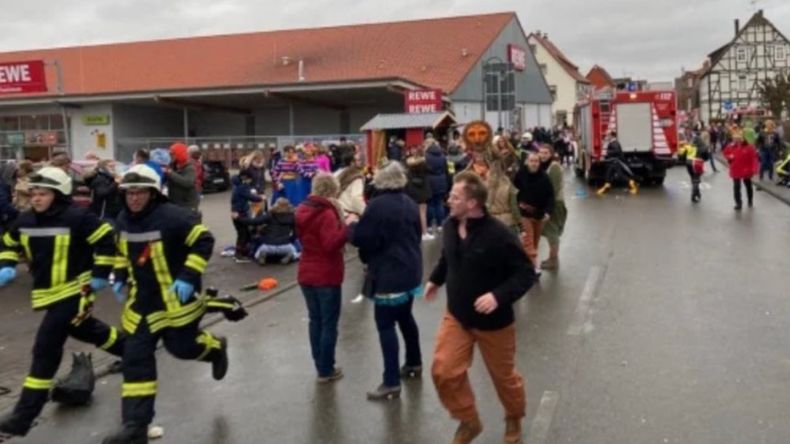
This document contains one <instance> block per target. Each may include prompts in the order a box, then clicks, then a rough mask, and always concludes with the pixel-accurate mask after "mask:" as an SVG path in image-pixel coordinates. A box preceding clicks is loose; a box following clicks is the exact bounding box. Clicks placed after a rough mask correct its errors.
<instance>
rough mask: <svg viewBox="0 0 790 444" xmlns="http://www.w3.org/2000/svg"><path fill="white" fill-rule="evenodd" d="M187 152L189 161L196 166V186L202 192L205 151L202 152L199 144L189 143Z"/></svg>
mask: <svg viewBox="0 0 790 444" xmlns="http://www.w3.org/2000/svg"><path fill="white" fill-rule="evenodd" d="M187 152H188V153H189V161H190V162H191V163H192V166H193V167H194V168H195V188H196V189H197V192H198V194H200V193H202V192H203V153H201V152H200V147H199V146H197V145H189V148H188V149H187Z"/></svg>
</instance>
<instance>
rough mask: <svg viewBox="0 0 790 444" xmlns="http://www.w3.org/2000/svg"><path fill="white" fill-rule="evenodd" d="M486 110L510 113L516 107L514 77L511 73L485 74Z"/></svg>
mask: <svg viewBox="0 0 790 444" xmlns="http://www.w3.org/2000/svg"><path fill="white" fill-rule="evenodd" d="M485 83H486V110H487V111H500V103H501V111H510V110H513V109H515V107H516V75H515V73H514V72H513V71H512V70H511V71H504V72H503V71H498V72H497V71H495V72H489V73H486V82H485Z"/></svg>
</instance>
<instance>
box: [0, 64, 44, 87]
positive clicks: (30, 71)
mask: <svg viewBox="0 0 790 444" xmlns="http://www.w3.org/2000/svg"><path fill="white" fill-rule="evenodd" d="M46 91H47V79H46V77H45V75H44V62H43V61H42V60H33V61H28V62H9V63H0V94H18V93H31V92H46Z"/></svg>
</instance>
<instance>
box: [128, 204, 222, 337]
mask: <svg viewBox="0 0 790 444" xmlns="http://www.w3.org/2000/svg"><path fill="white" fill-rule="evenodd" d="M117 223H118V226H117V229H118V249H117V250H118V254H119V255H118V257H117V259H116V263H115V267H116V268H115V276H116V279H118V280H119V281H121V282H124V281H125V282H126V283H127V284H128V288H129V299H128V300H127V302H126V305H125V307H124V312H123V315H122V318H121V323H122V326H123V328H124V330H125V331H126V332H128V333H130V334H132V333H134V332H135V330H137V326H138V325H139V324H140V321H141V320H142V319H143V317H145V319H146V321H147V324H148V327H149V329H150V331H151V333H156V332H158V331H160V330H162V329H164V328H171V327H172V328H177V327H183V326H185V325H187V324H189V323H192V322H194V321H196V320H198V319H200V317H201V316H203V314H204V313H205V312H206V305H207V302H206V299H205V298H203V297H194V296H193V297H192V298H190V299H189V300H188V301H187V302H186V303H185V304H182V303H181V302H180V301H179V300H178V296H177V295H176V294H175V293H174V292H173V291H171V290H170V288H171V286H172V285H173V282H175V281H176V280H178V279H180V280H183V281H186V282H189V283H191V284H192V285H194V286H195V291H196V293H199V292H200V286H201V276H202V275H203V272H204V271H205V270H206V265H207V263H208V260H209V257H210V256H211V252H212V250H213V249H214V237H213V236H212V235H211V233H210V232H209V231H208V228H206V227H205V226H204V225H201V224H199V223H197V221H196V220H195V216H194V212H192V211H190V210H188V209H185V208H181V207H178V206H176V205H173V204H171V203H167V202H158V201H155V202H152V203H151V204H150V205H149V206H148V207H146V208H145V209H144V210H143V211H141V212H140V213H137V214H131V213H130V212H129V211H128V210H124V211H122V212H121V214H120V215H119V217H118V220H117Z"/></svg>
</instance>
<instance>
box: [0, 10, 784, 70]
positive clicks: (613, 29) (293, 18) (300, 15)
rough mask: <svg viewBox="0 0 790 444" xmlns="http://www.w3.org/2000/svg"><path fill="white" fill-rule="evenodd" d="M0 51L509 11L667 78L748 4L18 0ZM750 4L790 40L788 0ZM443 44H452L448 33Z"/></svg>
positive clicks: (578, 56) (571, 50)
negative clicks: (446, 41)
mask: <svg viewBox="0 0 790 444" xmlns="http://www.w3.org/2000/svg"><path fill="white" fill-rule="evenodd" d="M3 3H4V4H3V8H2V14H0V29H2V30H3V32H2V33H0V51H12V50H20V49H33V48H42V47H53V46H72V45H80V44H88V43H108V42H118V41H134V40H151V39H160V38H167V37H184V36H192V35H210V34H227V33H237V32H249V31H263V30H272V29H288V28H302V27H311V26H328V25H341V24H353V23H363V22H377V21H393V20H408V19H417V18H428V17H441V16H451V15H468V14H476V13H485V12H499V11H516V12H517V13H518V16H519V18H520V20H521V23H522V25H523V26H524V28H525V30H526V31H527V32H530V31H533V30H536V29H540V30H541V31H544V32H547V33H548V34H549V38H550V39H551V40H553V41H554V42H555V43H556V44H557V45H558V46H559V47H560V49H562V50H563V51H564V52H565V53H566V54H567V55H568V57H570V58H571V60H573V61H574V62H575V63H576V64H577V65H579V66H580V68H581V70H582V74H586V72H587V70H588V69H589V68H590V67H591V66H592V65H593V64H596V63H597V64H599V65H601V66H603V67H605V68H606V69H607V70H609V72H610V73H611V74H612V76H614V77H620V76H623V75H628V76H633V77H639V78H647V79H648V80H653V81H658V80H671V79H672V78H674V77H676V76H677V75H678V74H679V72H680V70H681V67H686V68H687V69H695V68H697V67H699V66H700V65H701V64H702V61H703V60H704V58H705V56H706V55H707V54H708V53H710V52H712V51H713V50H715V49H716V48H718V47H720V46H722V45H723V44H725V43H727V42H728V41H729V40H731V39H732V37H733V35H734V25H733V20H734V19H735V18H740V19H741V23H745V22H746V20H748V18H749V17H750V16H751V15H752V14H753V13H754V11H755V10H756V8H755V7H754V6H753V5H752V1H750V0H432V1H430V2H426V1H424V0H394V1H393V0H365V1H360V0H288V1H276V2H275V1H271V0H109V1H108V0H102V1H94V0H72V1H63V0H24V1H13V2H12V1H5V2H3ZM757 7H759V8H762V9H764V10H765V11H766V16H767V17H768V19H769V20H771V21H773V22H774V24H775V25H776V26H777V27H778V28H779V29H780V31H782V32H783V33H784V34H785V35H790V1H788V0H759V1H757ZM448 38H452V37H451V36H448Z"/></svg>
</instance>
